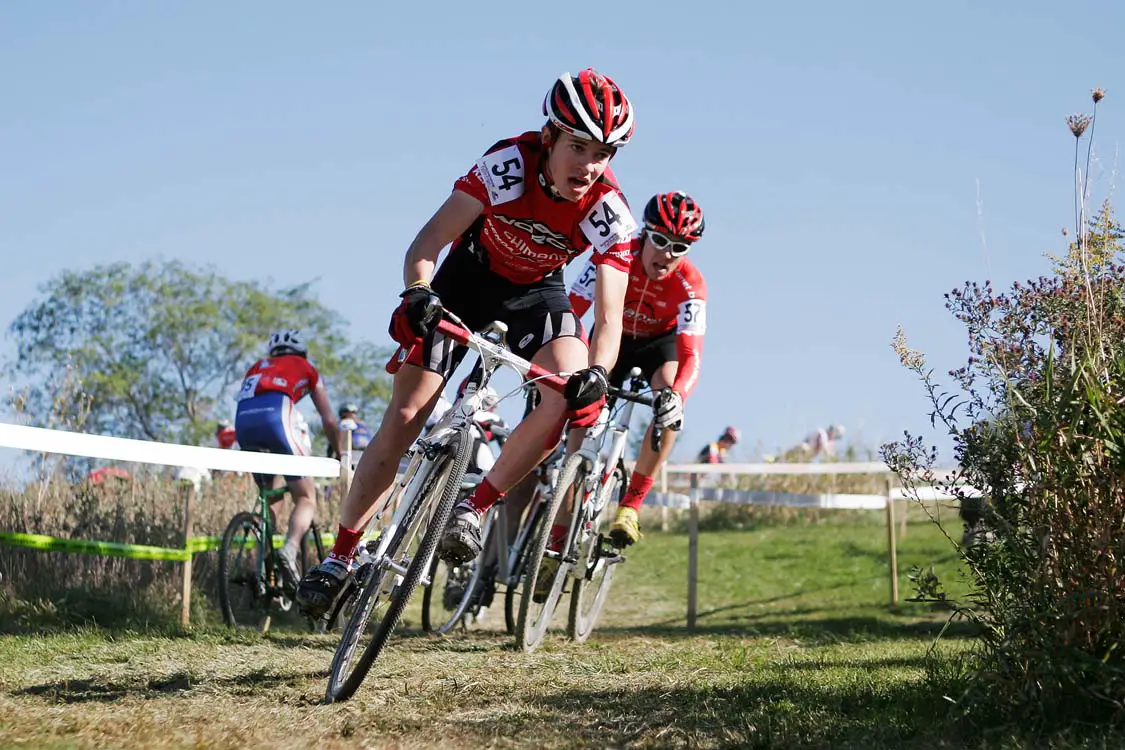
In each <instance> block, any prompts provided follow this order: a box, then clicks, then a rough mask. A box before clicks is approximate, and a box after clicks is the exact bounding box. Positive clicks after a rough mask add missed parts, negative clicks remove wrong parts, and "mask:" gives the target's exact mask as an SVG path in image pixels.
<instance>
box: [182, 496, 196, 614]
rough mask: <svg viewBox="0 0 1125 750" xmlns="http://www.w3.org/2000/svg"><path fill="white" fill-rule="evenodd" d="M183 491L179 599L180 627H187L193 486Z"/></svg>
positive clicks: (191, 553) (189, 594)
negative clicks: (182, 549)
mask: <svg viewBox="0 0 1125 750" xmlns="http://www.w3.org/2000/svg"><path fill="white" fill-rule="evenodd" d="M183 491H184V549H185V550H187V559H186V560H184V590H183V594H182V595H181V597H180V599H181V602H182V608H181V610H180V625H181V626H182V627H185V628H186V627H188V626H189V625H191V561H192V558H193V557H194V556H195V555H194V553H193V552H192V551H191V534H192V511H193V507H192V506H193V502H192V500H193V499H194V497H195V485H194V484H187V485H186V486H184V488H183Z"/></svg>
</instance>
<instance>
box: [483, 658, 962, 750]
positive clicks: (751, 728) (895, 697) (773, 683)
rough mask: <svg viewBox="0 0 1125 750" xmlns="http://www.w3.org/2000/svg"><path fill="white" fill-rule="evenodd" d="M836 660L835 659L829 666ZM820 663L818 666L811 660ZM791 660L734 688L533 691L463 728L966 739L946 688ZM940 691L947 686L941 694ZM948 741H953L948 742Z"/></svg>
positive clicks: (932, 742) (867, 744)
mask: <svg viewBox="0 0 1125 750" xmlns="http://www.w3.org/2000/svg"><path fill="white" fill-rule="evenodd" d="M829 666H831V665H829ZM846 666H847V667H849V668H852V669H861V670H862V669H868V668H870V669H879V668H897V667H901V666H907V667H917V666H920V664H919V663H918V662H917V661H915V660H913V659H903V660H898V659H889V660H887V659H873V660H870V661H869V662H865V661H863V660H859V661H852V662H849V663H848V664H846ZM809 668H810V669H814V668H816V667H815V665H812V666H810V667H809ZM791 669H792V665H790V664H786V665H784V668H778V669H776V670H769V671H766V672H764V673H763V672H759V673H756V674H755V677H754V679H753V680H752V681H743V682H738V683H734V684H729V685H683V684H679V685H677V684H667V685H657V686H643V687H638V686H636V685H629V684H613V683H612V682H609V681H604V682H601V683H600V684H595V685H593V686H590V685H589V684H587V685H581V686H573V687H567V688H564V689H561V690H557V691H555V692H553V693H550V694H546V695H534V696H527V697H526V698H525V701H524V705H523V706H521V708H522V710H521V711H520V712H518V713H515V714H510V715H505V716H497V717H495V718H491V717H490V718H485V719H479V720H476V721H474V722H472V723H471V724H466V725H465V727H464V732H465V734H464V736H463V740H464V742H465V744H466V745H471V744H474V741H480V742H481V743H486V742H487V741H490V740H491V741H494V739H495V738H496V737H498V736H499V737H503V736H508V737H518V736H520V734H521V733H522V732H523V731H524V730H526V731H528V732H532V731H534V732H537V733H538V734H537V735H536V736H538V737H540V738H543V731H544V728H545V727H551V728H553V731H555V732H556V736H552V737H550V738H544V739H545V740H546V739H549V740H551V741H557V742H558V743H559V744H563V745H568V746H591V747H633V746H663V747H681V746H685V747H712V746H713V747H794V746H798V745H799V746H801V747H833V748H871V747H933V746H937V745H939V744H941V745H943V746H951V747H956V746H964V745H962V744H961V741H960V740H961V739H963V738H962V736H961V735H962V733H963V731H964V730H963V729H962V727H960V726H959V725H957V724H954V723H951V722H949V721H948V717H949V708H948V703H947V702H945V701H942V700H941V699H940V697H941V695H943V694H955V693H954V692H953V691H954V690H955V688H954V687H953V686H952V685H945V684H930V683H926V682H925V681H918V682H895V683H894V685H893V687H890V686H888V687H885V688H884V687H880V686H879V685H878V684H872V683H871V682H868V681H864V680H845V681H833V680H823V679H810V675H809V674H808V673H806V672H800V673H793V672H790V671H789V670H791ZM943 691H944V693H943ZM946 743H951V744H946Z"/></svg>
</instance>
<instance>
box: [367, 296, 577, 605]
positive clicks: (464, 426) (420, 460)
mask: <svg viewBox="0 0 1125 750" xmlns="http://www.w3.org/2000/svg"><path fill="white" fill-rule="evenodd" d="M445 316H446V317H447V318H448V319H449V320H451V321H453V322H452V323H450V322H449V321H447V320H442V321H441V322H440V323H439V325H438V331H439V332H440V333H442V334H444V335H446V336H448V337H449V338H452V339H454V340H455V341H457V342H458V343H460V344H462V345H465V346H467V347H469V349H471V350H473V351H475V352H477V353H478V354H479V355H480V366H481V375H480V378H479V381H480V382H479V383H478V382H476V380H477V379H474V378H471V379H470V381H469V383H468V384H467V385H466V386H465V391H464V393H462V394H461V395H460V396H459V397H458V398H457V400H456V401H455V402H454V404H453V406H452V407H451V408H450V409H449V410H448V411H447V412H446V413H445V414H444V415H443V416H442V418H441V419H440V420H438V422H437V424H435V425H434V426H433V429H431V430H430V433H429V434H428V435H427V436H426V437H424V438H421V439H419V440H418V441H416V442H415V444H414V446H412V447H411V449H410V455H411V458H410V462H409V464H408V465H407V469H406V472H405V473H404V474H403V476H402V479H401V480H399V482H398V484H397V486H396V487H395V488H394V489H393V490H392V491H391V492H390V493H389V494H388V495H387V499H386V500H385V501H384V503H383V507H381V508H380V509H379V510H378V512H376V514H375V516H374V517H373V518H372V519H371V521H370V522H369V525H368V527H369V528H370V527H371V525H373V524H377V523H378V522H379V521H381V520H382V519H383V518H384V517H385V515H386V511H387V508H388V507H389V506H394V508H395V510H394V513H393V514H392V515H391V518H390V521H389V522H388V523H387V526H386V527H385V528H383V530H382V532H381V534H380V536H379V537H378V538H377V540H376V546H375V549H374V550H373V551H372V550H368V549H367V546H366V545H360V547H359V549H360V560H359V562H360V564H361V565H362V564H366V563H374V564H375V566H376V570H378V571H383V570H386V569H388V568H389V569H391V570H393V571H394V572H395V575H394V576H388V578H387V580H385V581H384V582H383V586H382V588H383V592H384V593H390V591H391V590H393V588H394V587H395V586H396V585H398V583H399V582H401V580H402V576H404V575H405V574H406V570H407V568H408V566H409V562H408V563H407V564H405V565H404V564H401V563H399V562H396V561H395V560H394V559H392V558H391V557H390V556H388V555H387V548H388V546H389V545H390V541H391V539H393V538H394V537H395V535H396V534H397V532H398V529H399V527H400V526H401V525H402V524H403V522H404V521H405V520H406V519H407V518H408V517H411V516H412V513H411V511H412V509H413V508H414V505H415V504H416V503H417V502H418V500H419V495H420V494H421V492H422V489H423V487H422V486H421V483H418V482H415V481H414V480H415V478H416V477H418V476H427V475H428V474H429V471H428V469H429V468H430V467H432V466H433V464H434V463H435V462H436V460H437V459H438V457H439V456H440V455H441V454H443V453H444V452H445V451H446V450H447V449H448V447H449V446H450V445H451V444H452V442H453V439H454V437H455V436H456V435H458V434H460V435H463V436H466V437H467V436H468V435H469V434H470V430H471V426H472V423H473V416H474V415H475V414H476V413H477V412H478V411H483V410H485V393H484V386H486V385H488V382H489V380H491V379H492V376H493V375H494V374H495V373H496V371H497V370H499V369H500V368H501V367H510V368H511V369H513V370H515V371H516V372H518V373H519V374H520V375H522V376H524V377H525V378H526V377H528V376H529V375H530V376H532V377H533V378H535V379H536V380H549V381H553V384H554V386H555V387H556V388H558V389H559V390H561V389H562V386H563V384H565V380H563V379H562V377H563V376H561V375H556V374H554V373H549V372H547V371H546V370H544V369H542V368H541V367H539V366H537V365H534V364H532V363H531V362H528V361H527V360H526V359H523V358H522V357H519V356H517V355H515V354H513V353H512V352H511V351H509V350H508V349H507V348H506V347H505V345H504V336H505V334H506V333H507V330H508V326H507V325H506V324H504V323H501V322H499V321H496V322H493V323H491V324H489V325H488V326H487V327H486V328H485V329H484V330H483V331H482V332H481V333H479V334H477V333H473V332H471V331H469V330H468V328H466V327H465V325H464V323H462V322H461V320H460V319H459V318H457V316H455V315H453V314H452V313H450V312H449V311H448V310H447V311H445ZM406 356H407V353H406V352H405V351H404V350H402V349H400V350H399V352H398V354H397V355H396V360H397V362H396V361H395V360H392V366H393V364H398V365H401V364H402V363H403V362H404V361H405V360H406ZM396 369H397V368H396ZM423 469H426V471H423ZM396 498H397V499H398V502H397V503H396V502H395V500H396ZM426 510H427V509H422V508H420V509H418V511H417V512H424V511H426ZM429 510H430V511H431V512H432V510H433V509H432V508H430V509H429ZM428 526H429V521H427V523H426V524H425V525H423V526H421V527H419V528H420V529H421V530H422V531H423V533H424V530H425V529H426V528H428ZM405 542H406V547H405V548H409V544H410V540H409V539H407V540H405ZM399 547H400V549H402V548H404V547H402V545H399ZM432 562H433V561H432V559H431V560H427V561H426V565H425V567H424V568H423V570H425V571H427V574H426V575H424V576H423V578H422V580H421V581H420V582H419V584H420V585H423V586H428V585H429V584H430V580H429V574H428V571H429V570H430V567H431V565H430V564H431V563H432Z"/></svg>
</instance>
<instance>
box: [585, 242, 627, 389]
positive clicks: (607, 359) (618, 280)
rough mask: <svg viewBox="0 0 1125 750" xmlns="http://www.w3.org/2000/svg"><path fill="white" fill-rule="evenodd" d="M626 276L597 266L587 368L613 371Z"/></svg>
mask: <svg viewBox="0 0 1125 750" xmlns="http://www.w3.org/2000/svg"><path fill="white" fill-rule="evenodd" d="M628 287H629V274H628V273H626V272H625V271H622V270H620V269H617V268H614V267H612V266H610V265H608V264H605V263H603V264H601V265H599V266H598V277H597V282H596V283H595V287H594V338H593V340H592V341H591V342H590V365H591V366H593V365H601V366H602V367H604V368H605V369H606V371H607V372H608V371H611V370H613V366H614V364H616V363H617V353H618V351H620V349H621V331H622V323H621V316H622V314H623V313H624V311H625V291H626V290H627V289H628Z"/></svg>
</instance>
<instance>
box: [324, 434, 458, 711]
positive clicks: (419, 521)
mask: <svg viewBox="0 0 1125 750" xmlns="http://www.w3.org/2000/svg"><path fill="white" fill-rule="evenodd" d="M471 448H472V441H471V440H468V439H466V436H465V435H458V436H457V437H455V438H454V439H453V441H452V442H451V443H450V444H449V446H448V448H447V451H446V452H445V453H444V454H443V455H442V456H440V457H438V458H437V459H436V460H435V461H434V462H433V463H432V464H430V466H429V470H428V471H427V472H426V474H425V476H421V475H418V476H415V477H414V479H412V480H411V483H412V484H413V483H414V482H421V485H420V486H421V487H422V491H421V492H419V493H418V496H417V497H416V498H415V499H414V501H413V502H412V503H411V508H410V509H409V511H408V513H407V517H405V518H404V519H403V522H402V524H401V525H400V526H399V528H398V529H397V530H396V533H395V538H394V539H392V540H391V542H390V544H388V545H387V549H386V553H385V555H384V558H383V560H381V561H378V562H376V563H373V564H372V567H371V569H370V570H369V571H367V574H366V575H365V577H364V580H363V582H362V589H361V590H360V593H359V597H358V599H357V601H356V604H355V610H354V612H353V613H352V616H351V619H350V620H349V622H348V625H347V627H346V628H345V630H344V636H343V638H342V639H341V641H340V645H339V646H338V647H337V648H336V654H335V656H334V657H333V659H332V670H331V674H330V675H329V678H328V690H327V692H326V694H325V702H326V703H332V702H334V701H342V700H347V699H348V698H350V697H351V696H352V695H354V694H355V691H356V690H357V689H358V688H359V686H360V684H362V682H363V680H364V678H365V677H366V676H367V672H368V671H369V670H370V669H371V665H372V664H373V663H374V662H375V659H377V658H378V657H379V654H380V653H382V651H383V647H384V646H385V645H386V643H387V639H388V638H389V637H390V634H391V632H392V631H393V630H394V628H395V626H396V625H397V624H398V621H399V618H400V617H401V616H402V611H403V610H404V609H405V608H406V604H407V602H408V601H409V600H410V595H411V594H412V593H413V592H414V588H415V587H416V586H417V585H418V581H419V579H420V578H421V577H422V574H423V572H425V571H426V570H427V569H428V568H429V564H430V560H431V557H432V556H433V553H434V550H435V549H436V548H437V543H438V540H439V539H440V538H441V534H442V532H443V531H444V530H445V524H446V522H447V521H448V520H449V515H450V512H451V511H452V510H453V503H454V501H455V500H456V499H457V495H458V493H459V492H460V490H461V479H462V478H463V477H464V475H465V469H466V468H467V467H468V463H469V451H470V449H471ZM430 511H432V515H431V512H430ZM427 524H428V528H427ZM423 532H424V533H423ZM391 565H394V566H395V568H398V569H402V568H405V573H402V574H400V573H398V572H396V569H395V568H392V567H391ZM364 567H367V566H364ZM362 570H363V569H362V568H361V571H362ZM358 579H359V576H358V575H357V583H359V580H358ZM384 604H385V605H386V611H385V612H384V613H383V615H382V617H381V618H379V619H378V622H377V623H376V624H375V626H374V629H373V630H372V632H371V634H370V638H369V639H368V640H367V642H366V644H365V645H364V647H363V651H362V654H361V655H360V656H359V658H358V659H357V658H356V653H357V652H358V651H359V646H360V645H361V641H362V640H363V638H364V636H365V635H366V634H367V628H368V624H369V623H371V622H372V621H373V620H374V619H375V618H373V615H374V614H375V612H376V610H377V609H378V608H379V607H380V605H384Z"/></svg>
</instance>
